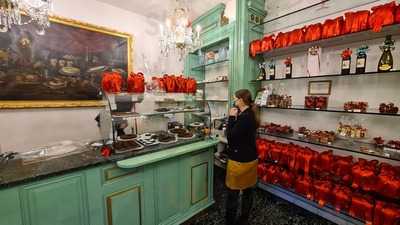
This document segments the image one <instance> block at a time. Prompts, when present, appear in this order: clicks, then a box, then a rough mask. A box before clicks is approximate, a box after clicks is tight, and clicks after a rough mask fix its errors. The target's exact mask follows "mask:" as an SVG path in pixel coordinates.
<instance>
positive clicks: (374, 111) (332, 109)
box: [260, 106, 400, 117]
mask: <svg viewBox="0 0 400 225" xmlns="http://www.w3.org/2000/svg"><path fill="white" fill-rule="evenodd" d="M260 108H262V109H273V110H297V111H314V112H333V113H348V114H364V115H375V116H394V117H396V116H400V114H390V113H380V112H379V110H378V109H368V110H367V112H351V111H345V110H343V108H339V107H328V108H327V109H308V108H305V107H304V106H292V107H290V108H279V107H268V106H262V107H260Z"/></svg>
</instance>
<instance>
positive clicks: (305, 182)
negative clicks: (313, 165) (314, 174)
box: [294, 176, 314, 200]
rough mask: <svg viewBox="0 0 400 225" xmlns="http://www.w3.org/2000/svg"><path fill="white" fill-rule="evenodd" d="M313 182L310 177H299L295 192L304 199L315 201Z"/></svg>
mask: <svg viewBox="0 0 400 225" xmlns="http://www.w3.org/2000/svg"><path fill="white" fill-rule="evenodd" d="M312 185H313V181H312V178H311V177H309V176H298V177H297V179H296V181H295V185H294V189H295V191H296V192H297V193H298V194H300V195H303V196H304V197H306V198H308V199H310V200H313V199H314V194H313V193H314V191H313V187H312Z"/></svg>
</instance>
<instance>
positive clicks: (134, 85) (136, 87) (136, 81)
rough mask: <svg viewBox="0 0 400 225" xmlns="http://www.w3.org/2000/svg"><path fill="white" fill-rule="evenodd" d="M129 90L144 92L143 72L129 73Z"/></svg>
mask: <svg viewBox="0 0 400 225" xmlns="http://www.w3.org/2000/svg"><path fill="white" fill-rule="evenodd" d="M127 83H128V92H130V93H144V75H143V73H141V72H139V73H137V74H136V73H131V74H129V75H128V79H127Z"/></svg>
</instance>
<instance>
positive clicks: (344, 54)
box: [341, 48, 353, 59]
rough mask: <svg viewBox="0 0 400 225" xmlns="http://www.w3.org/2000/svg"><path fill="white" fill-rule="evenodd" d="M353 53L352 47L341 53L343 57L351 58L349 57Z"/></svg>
mask: <svg viewBox="0 0 400 225" xmlns="http://www.w3.org/2000/svg"><path fill="white" fill-rule="evenodd" d="M352 53H353V52H352V51H351V49H350V48H346V49H345V50H344V51H343V52H342V54H341V56H342V59H349V58H351V54H352Z"/></svg>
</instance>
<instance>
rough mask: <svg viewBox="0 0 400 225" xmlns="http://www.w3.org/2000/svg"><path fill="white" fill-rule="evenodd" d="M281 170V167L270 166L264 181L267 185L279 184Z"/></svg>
mask: <svg viewBox="0 0 400 225" xmlns="http://www.w3.org/2000/svg"><path fill="white" fill-rule="evenodd" d="M279 175H280V168H279V166H276V165H273V164H269V165H267V169H266V171H265V175H264V177H263V178H262V180H263V181H264V182H266V183H270V184H277V183H278V182H279Z"/></svg>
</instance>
